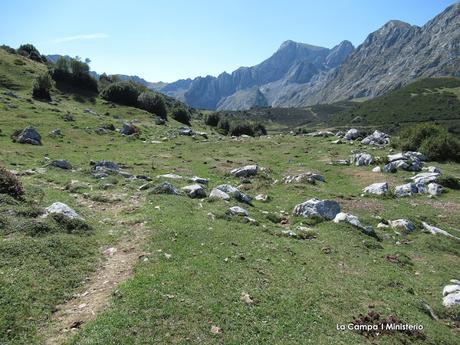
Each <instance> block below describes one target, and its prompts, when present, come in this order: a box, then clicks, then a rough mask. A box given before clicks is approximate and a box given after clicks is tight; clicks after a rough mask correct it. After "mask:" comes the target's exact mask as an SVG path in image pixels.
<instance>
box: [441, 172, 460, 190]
mask: <svg viewBox="0 0 460 345" xmlns="http://www.w3.org/2000/svg"><path fill="white" fill-rule="evenodd" d="M436 183H439V184H440V185H441V186H443V187H446V188H450V189H460V179H458V178H456V177H454V176H449V175H442V176H439V177H438V178H437V179H436Z"/></svg>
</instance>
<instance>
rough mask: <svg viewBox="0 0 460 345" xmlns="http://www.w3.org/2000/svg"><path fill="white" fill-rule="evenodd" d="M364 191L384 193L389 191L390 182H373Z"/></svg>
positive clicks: (377, 193) (376, 193)
mask: <svg viewBox="0 0 460 345" xmlns="http://www.w3.org/2000/svg"><path fill="white" fill-rule="evenodd" d="M363 193H366V194H375V195H384V194H387V193H388V182H379V183H373V184H371V185H369V186H367V187H365V188H364V189H363Z"/></svg>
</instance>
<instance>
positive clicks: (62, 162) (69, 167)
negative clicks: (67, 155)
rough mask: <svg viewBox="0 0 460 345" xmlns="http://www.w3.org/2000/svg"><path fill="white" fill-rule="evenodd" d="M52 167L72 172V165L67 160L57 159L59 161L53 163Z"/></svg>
mask: <svg viewBox="0 0 460 345" xmlns="http://www.w3.org/2000/svg"><path fill="white" fill-rule="evenodd" d="M50 165H51V166H53V167H56V168H60V169H64V170H72V164H70V163H69V162H68V161H66V160H65V159H57V160H54V161H51V163H50Z"/></svg>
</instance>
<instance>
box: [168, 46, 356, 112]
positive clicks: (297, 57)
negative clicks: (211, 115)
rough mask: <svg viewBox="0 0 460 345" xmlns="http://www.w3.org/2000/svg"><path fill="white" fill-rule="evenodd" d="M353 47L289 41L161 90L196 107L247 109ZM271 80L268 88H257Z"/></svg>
mask: <svg viewBox="0 0 460 345" xmlns="http://www.w3.org/2000/svg"><path fill="white" fill-rule="evenodd" d="M353 50H354V47H353V45H352V44H351V43H350V42H348V41H344V42H342V43H340V44H339V45H338V46H336V47H334V48H333V49H328V48H323V47H317V46H313V45H309V44H303V43H297V42H293V41H286V42H284V43H283V44H282V45H281V46H280V48H279V49H278V50H277V51H276V52H275V53H274V54H273V55H272V56H271V57H270V58H268V59H267V60H265V61H263V62H262V63H260V64H258V65H256V66H253V67H241V68H239V69H237V70H236V71H234V72H232V73H231V74H229V73H226V72H224V73H222V74H220V75H219V76H218V77H212V76H207V77H198V78H195V79H193V80H190V79H186V80H180V81H178V82H175V83H172V84H168V85H167V86H165V87H163V88H161V89H160V91H161V92H163V93H165V94H167V95H170V96H173V97H177V98H179V99H181V100H182V101H185V102H187V103H188V104H189V105H191V106H193V107H196V108H205V109H246V108H250V107H252V106H260V105H262V104H263V105H270V104H271V103H272V102H273V101H274V97H275V96H276V95H277V93H278V90H279V89H280V88H282V87H283V85H284V84H286V83H306V82H309V81H310V80H311V79H312V78H313V77H314V76H315V75H318V74H319V73H322V72H325V71H328V70H330V69H332V68H335V67H336V66H338V65H340V64H341V63H342V62H343V61H344V60H345V59H346V58H347V56H348V55H349V54H350V53H351V52H352V51H353ZM271 83H277V84H271ZM269 84H271V87H270V88H269V89H267V88H265V90H262V89H258V88H259V87H261V86H265V85H269Z"/></svg>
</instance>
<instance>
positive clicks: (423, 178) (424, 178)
mask: <svg viewBox="0 0 460 345" xmlns="http://www.w3.org/2000/svg"><path fill="white" fill-rule="evenodd" d="M439 175H440V174H439V173H436V172H434V173H431V172H426V173H420V174H417V175H415V176H413V177H411V179H412V180H413V181H414V183H423V184H428V183H430V182H433V181H434V180H436V179H437V178H438V176H439Z"/></svg>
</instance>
